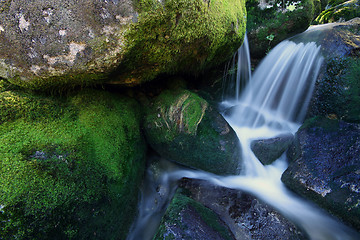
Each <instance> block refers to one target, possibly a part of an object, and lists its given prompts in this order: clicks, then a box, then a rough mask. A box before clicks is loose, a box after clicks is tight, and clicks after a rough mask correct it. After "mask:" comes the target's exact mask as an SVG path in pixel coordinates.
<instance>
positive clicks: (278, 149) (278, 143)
mask: <svg viewBox="0 0 360 240" xmlns="http://www.w3.org/2000/svg"><path fill="white" fill-rule="evenodd" d="M293 139H294V136H293V135H292V134H283V135H279V136H277V137H274V138H269V139H259V140H254V141H252V142H251V145H250V147H251V150H252V151H253V152H254V154H255V156H256V157H257V158H258V159H259V160H260V162H261V163H262V164H264V165H268V164H271V163H273V162H274V161H275V160H276V159H278V158H279V157H280V156H281V155H282V154H283V153H284V152H285V151H286V150H287V149H288V148H289V146H290V144H291V143H292V141H293Z"/></svg>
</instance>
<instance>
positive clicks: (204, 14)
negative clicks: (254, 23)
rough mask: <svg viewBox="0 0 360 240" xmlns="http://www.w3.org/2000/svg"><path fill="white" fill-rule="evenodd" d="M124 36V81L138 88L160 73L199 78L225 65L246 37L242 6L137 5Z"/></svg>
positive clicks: (148, 0)
mask: <svg viewBox="0 0 360 240" xmlns="http://www.w3.org/2000/svg"><path fill="white" fill-rule="evenodd" d="M136 2H137V5H136V7H137V10H138V12H139V16H138V22H137V23H134V24H133V25H132V26H131V28H130V30H129V31H128V32H127V34H126V35H125V39H126V53H125V57H124V61H123V63H122V64H121V65H120V67H119V69H120V73H121V74H122V77H121V79H123V81H124V82H125V83H128V84H130V85H131V84H135V83H139V82H142V81H148V80H151V79H153V78H154V77H156V76H157V75H158V74H160V73H168V74H172V73H187V74H189V73H190V74H198V73H199V72H201V71H202V70H204V69H206V68H209V67H211V66H213V65H216V64H219V63H220V62H223V61H226V60H227V59H228V58H229V57H230V56H231V55H232V53H233V52H234V51H236V49H237V48H238V47H239V46H240V45H241V42H242V40H243V37H244V33H245V14H246V13H245V9H244V1H243V0H241V1H234V0H226V1H220V0H215V1H202V0H180V1H178V0H177V1H175V0H166V1H152V0H139V1H136Z"/></svg>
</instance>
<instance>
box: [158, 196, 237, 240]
mask: <svg viewBox="0 0 360 240" xmlns="http://www.w3.org/2000/svg"><path fill="white" fill-rule="evenodd" d="M181 192H182V191H181V190H178V191H177V192H176V194H175V196H174V197H173V199H172V201H171V203H170V205H169V207H168V209H167V211H166V213H165V216H164V217H163V219H162V221H161V223H160V227H159V229H158V231H157V233H156V235H155V236H154V238H153V239H154V240H156V239H177V238H176V237H179V235H176V233H174V232H172V231H169V230H168V229H167V228H170V229H171V228H172V227H174V230H175V231H176V232H178V231H179V233H180V234H182V235H180V237H185V238H183V239H189V240H190V239H192V238H191V237H192V234H194V233H191V232H189V228H190V227H191V226H188V224H189V223H188V222H186V221H184V220H183V216H182V214H187V213H186V212H187V211H189V210H188V209H193V210H195V212H196V215H198V216H200V218H201V221H204V222H205V224H206V225H207V226H209V227H210V228H211V229H212V230H214V231H215V232H216V233H218V234H219V235H218V236H221V237H222V238H221V239H224V240H225V239H226V240H231V239H233V237H232V235H231V233H230V231H229V230H228V229H227V228H226V227H225V226H224V224H223V223H222V222H221V220H220V219H219V217H218V216H217V215H216V214H215V213H214V212H213V211H212V210H210V209H209V208H206V207H205V206H203V205H202V204H200V203H199V202H196V201H194V200H193V199H191V198H190V197H188V196H185V195H183V194H182V193H181ZM190 224H191V223H190ZM209 234H210V233H209ZM194 235H195V236H196V234H194ZM211 236H212V235H211ZM208 237H210V236H209V235H208Z"/></svg>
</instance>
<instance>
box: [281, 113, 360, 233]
mask: <svg viewBox="0 0 360 240" xmlns="http://www.w3.org/2000/svg"><path fill="white" fill-rule="evenodd" d="M359 129H360V125H359V124H353V123H346V122H343V121H338V120H331V119H327V118H324V117H317V118H313V119H309V120H308V121H306V122H305V123H304V125H303V126H302V127H301V128H300V129H299V131H298V132H297V133H296V136H295V140H294V144H293V145H292V146H291V147H290V151H289V152H288V159H289V162H290V164H289V167H288V169H287V170H286V171H285V172H284V174H283V175H282V178H281V179H282V181H283V182H284V183H285V185H286V186H288V187H289V188H290V189H292V190H293V191H295V192H296V193H298V194H299V195H301V196H303V197H305V198H308V199H310V200H312V201H314V202H316V203H317V204H318V205H319V206H321V207H323V208H325V209H326V210H328V211H329V212H331V213H333V214H334V215H336V216H338V217H339V218H341V219H342V220H343V221H345V222H346V223H348V224H349V225H351V226H353V227H354V228H356V229H357V230H360V206H359V202H360V130H359Z"/></svg>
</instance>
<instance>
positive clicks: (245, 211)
mask: <svg viewBox="0 0 360 240" xmlns="http://www.w3.org/2000/svg"><path fill="white" fill-rule="evenodd" d="M180 187H182V188H183V189H184V192H186V193H187V194H188V196H189V197H191V198H193V199H194V200H195V201H197V202H200V203H201V204H203V205H204V206H206V207H208V208H210V209H211V210H213V211H214V212H215V213H216V214H218V215H219V216H220V219H221V220H223V221H224V222H225V223H226V224H227V225H228V226H229V228H230V229H231V231H232V233H233V234H234V236H235V238H236V239H242V240H250V239H252V240H256V239H258V240H264V239H269V240H270V239H271V240H273V239H277V240H281V239H283V240H288V239H307V237H306V236H305V233H303V232H302V231H301V230H299V229H298V228H297V227H296V226H295V225H294V224H292V223H291V222H289V221H288V220H287V219H285V218H284V217H283V216H282V215H280V214H279V213H278V212H276V211H275V210H274V209H272V208H271V207H270V206H268V205H267V204H265V203H263V202H261V201H259V200H258V199H256V198H255V197H253V196H251V195H249V194H247V193H244V192H242V191H239V190H233V189H228V188H224V187H220V186H215V185H211V184H210V183H208V182H206V181H204V180H195V179H188V178H183V179H182V180H181V181H180Z"/></svg>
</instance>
